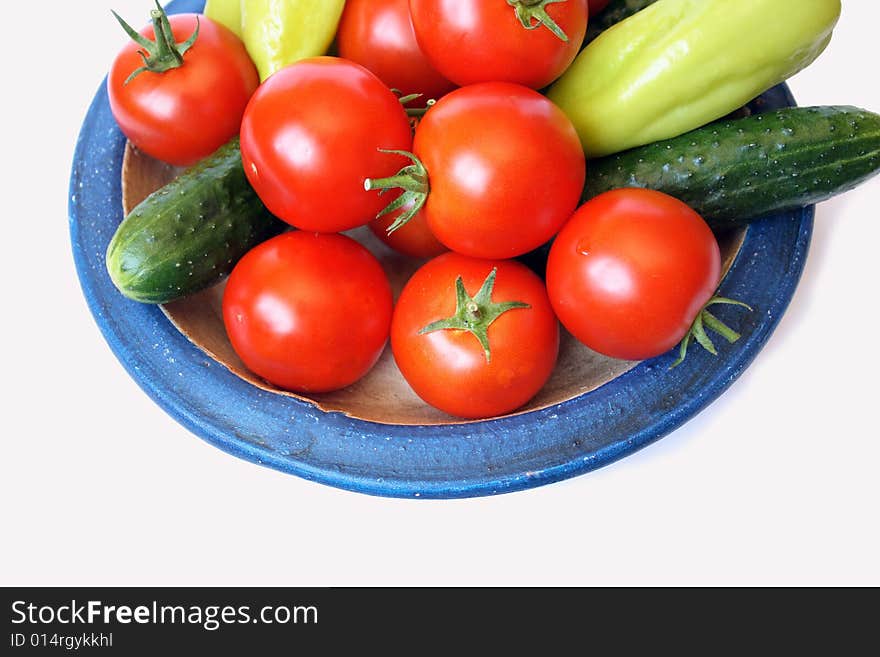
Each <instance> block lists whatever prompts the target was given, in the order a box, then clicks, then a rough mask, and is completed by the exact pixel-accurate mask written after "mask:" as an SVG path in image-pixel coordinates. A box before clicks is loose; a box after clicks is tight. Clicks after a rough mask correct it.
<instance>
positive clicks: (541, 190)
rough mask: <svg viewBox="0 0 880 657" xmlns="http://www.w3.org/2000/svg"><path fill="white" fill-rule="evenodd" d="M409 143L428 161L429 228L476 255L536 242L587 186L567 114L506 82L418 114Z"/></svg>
mask: <svg viewBox="0 0 880 657" xmlns="http://www.w3.org/2000/svg"><path fill="white" fill-rule="evenodd" d="M413 151H414V153H415V155H416V157H417V158H418V159H419V160H420V161H421V162H422V164H423V165H424V168H425V169H426V170H427V178H428V179H429V187H430V191H429V192H428V195H427V202H426V204H425V206H424V212H425V216H426V217H427V219H428V225H429V226H430V228H431V231H432V232H433V233H434V235H436V236H437V239H439V240H440V241H441V242H442V243H443V244H445V245H446V246H448V247H449V248H450V249H452V250H453V251H457V252H459V253H462V254H464V255H469V256H473V257H477V258H493V259H503V258H513V257H515V256H518V255H522V254H523V253H527V252H528V251H531V250H532V249H535V248H537V247H539V246H541V245H542V244H544V243H545V242H547V241H548V240H550V239H551V238H552V237H553V236H554V235H555V234H556V232H557V231H558V230H559V229H560V228H561V227H562V225H563V224H564V223H565V221H566V220H567V219H568V218H569V217H570V216H571V213H572V212H574V210H575V208H576V207H577V203H578V201H579V200H580V196H581V192H582V190H583V185H584V176H585V171H586V168H585V163H584V152H583V149H582V148H581V144H580V141H579V140H578V136H577V133H576V132H575V129H574V127H573V126H572V125H571V122H570V121H569V120H568V118H567V117H566V116H565V114H563V113H562V111H561V110H560V109H559V108H558V107H556V106H555V105H554V104H553V103H552V102H550V101H549V100H547V99H546V98H545V97H544V96H542V95H541V94H539V93H537V92H536V91H532V90H531V89H527V88H526V87H522V86H519V85H514V84H509V83H506V82H487V83H484V84H477V85H472V86H470V87H465V88H462V89H457V90H456V91H453V92H452V93H450V94H448V95H447V96H445V97H444V98H442V99H441V100H440V101H439V102H438V103H437V105H435V106H434V107H433V108H432V109H431V110H429V111H428V113H427V114H426V115H425V116H424V117H423V118H422V120H421V122H420V123H419V127H418V128H417V129H416V136H415V143H414V145H413ZM370 184H371V185H372V186H374V187H375V186H378V187H381V186H382V184H383V182H382V181H376V180H373V179H371V180H370ZM425 190H427V187H425Z"/></svg>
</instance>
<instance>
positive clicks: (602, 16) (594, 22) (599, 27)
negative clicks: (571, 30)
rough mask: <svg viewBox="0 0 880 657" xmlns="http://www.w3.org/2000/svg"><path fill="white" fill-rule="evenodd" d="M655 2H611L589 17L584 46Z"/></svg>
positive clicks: (642, 0) (640, 0)
mask: <svg viewBox="0 0 880 657" xmlns="http://www.w3.org/2000/svg"><path fill="white" fill-rule="evenodd" d="M655 2H657V0H611V2H610V3H608V6H607V7H605V9H603V10H602V11H600V12H599V13H598V14H596V15H595V16H590V22H589V24H588V25H587V36H586V38H585V39H584V45H585V46H586V45H587V44H588V43H590V42H591V41H592V40H593V39H595V38H596V37H597V36H599V35H600V34H602V32H604V31H605V30H607V29H608V28H609V27H614V26H615V25H617V24H618V23H619V22H620V21H622V20H625V19H627V18H629V17H630V16H632V15H633V14H635V13H637V12H640V11H641V10H642V9H644V8H645V7H648V6H649V5H653V4H654V3H655Z"/></svg>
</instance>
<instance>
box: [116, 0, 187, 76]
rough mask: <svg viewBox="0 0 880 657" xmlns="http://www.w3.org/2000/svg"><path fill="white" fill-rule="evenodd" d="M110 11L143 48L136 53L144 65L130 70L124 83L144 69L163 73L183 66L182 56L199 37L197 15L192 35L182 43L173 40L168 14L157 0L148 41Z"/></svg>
mask: <svg viewBox="0 0 880 657" xmlns="http://www.w3.org/2000/svg"><path fill="white" fill-rule="evenodd" d="M111 11H112V10H111ZM112 13H113V16H115V17H116V20H117V21H119V24H120V25H121V26H122V29H123V30H125V32H126V34H128V36H130V37H131V38H132V40H133V41H134V42H135V43H137V44H138V45H139V46H140V47H141V48H143V50H138V55H140V57H141V59H142V60H143V61H144V65H143V66H141V67H140V68H138V69H136V70H135V71H134V72H132V74H131V75H129V76H128V78H127V79H126V80H125V84H128V83H129V82H131V81H132V80H134V79H135V78H136V77H137V76H139V75H140V74H141V73H144V72H145V71H149V72H151V73H164V72H165V71H170V70H171V69H173V68H180V67H181V66H183V56H184V55H185V54H186V52H187V51H188V50H189V49H190V48H192V47H193V44H195V42H196V39H198V38H199V28H200V27H201V24H200V22H199V19H198V17H197V18H196V29H195V32H193V34H192V36H191V37H190V38H189V39H187V40H186V41H184V42H183V43H177V42H176V41H175V40H174V32H173V30H172V29H171V22H170V21H169V20H168V14H166V13H165V10H164V9H163V8H162V5H160V4H159V0H156V9H153V10H152V11H151V12H150V16H151V17H152V19H153V32H154V33H155V35H156V40H155V41H150V40H149V39H147V38H146V37H144V36H143V35H141V34H140V33H139V32H138V31H137V30H135V29H134V28H133V27H132V26H131V25H129V24H128V23H126V22H125V21H124V20H123V19H122V18H121V17H120V16H119V14H117V13H116V12H115V11H113V12H112Z"/></svg>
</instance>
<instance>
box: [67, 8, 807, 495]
mask: <svg viewBox="0 0 880 657" xmlns="http://www.w3.org/2000/svg"><path fill="white" fill-rule="evenodd" d="M202 4H203V3H202V2H201V1H200V0H177V1H175V2H172V3H171V4H170V6H169V10H170V11H171V12H173V13H178V12H185V11H200V10H201V9H202ZM790 105H794V100H793V98H792V97H791V94H790V93H789V91H788V88H787V87H785V86H784V85H782V86H780V87H777V88H775V89H773V90H771V91H770V92H768V93H767V94H765V95H764V96H763V97H762V98H761V109H765V110H766V109H775V108H778V107H785V106H790ZM124 150H125V138H124V137H123V135H122V134H121V133H120V132H119V129H118V128H117V127H116V123H115V121H114V120H113V117H112V115H111V113H110V107H109V104H108V101H107V94H106V90H105V86H103V85H102V87H101V89H100V90H99V91H98V94H97V95H96V97H95V99H94V102H93V103H92V106H91V108H90V110H89V113H88V116H87V117H86V120H85V123H84V125H83V128H82V132H81V134H80V138H79V143H78V144H77V149H76V155H75V159H74V165H73V172H72V176H71V183H70V234H71V240H72V243H73V253H74V258H75V260H76V266H77V270H78V273H79V278H80V282H81V284H82V288H83V292H84V294H85V297H86V299H87V300H88V303H89V306H90V308H91V311H92V313H93V314H94V316H95V319H96V321H97V323H98V325H99V326H100V328H101V331H102V332H103V333H104V336H105V338H106V339H107V342H108V343H109V344H110V347H111V348H112V349H113V351H114V353H115V354H116V356H117V357H118V358H119V360H120V361H121V362H122V364H123V365H124V366H125V368H126V369H127V370H128V372H129V373H130V374H131V376H132V377H133V378H134V379H135V380H136V381H137V382H138V384H139V385H140V386H141V387H142V388H143V389H144V390H145V391H146V392H147V394H149V395H150V397H152V398H153V399H154V400H155V401H156V402H157V403H158V404H159V405H160V406H161V407H162V408H164V409H165V410H166V411H167V412H168V413H169V414H170V415H171V416H172V417H174V418H175V419H177V420H178V421H179V422H180V423H181V424H182V425H184V426H185V427H186V428H187V429H189V430H190V431H192V432H193V433H195V434H196V435H198V436H200V437H202V438H204V439H205V440H207V441H208V442H209V443H211V444H212V445H215V446H216V447H219V448H220V449H222V450H224V451H226V452H229V453H230V454H233V455H235V456H238V457H240V458H243V459H246V460H248V461H252V462H255V463H259V464H261V465H266V466H269V467H272V468H275V469H278V470H281V471H284V472H288V473H291V474H295V475H298V476H300V477H304V478H306V479H310V480H314V481H318V482H321V483H324V484H329V485H332V486H338V487H340V488H346V489H349V490H354V491H358V492H362V493H370V494H374V495H386V496H395V497H421V498H454V497H469V496H478V495H494V494H498V493H506V492H510V491H515V490H521V489H524V488H531V487H534V486H539V485H543V484H547V483H550V482H554V481H559V480H561V479H566V478H568V477H573V476H575V475H579V474H583V473H584V472H588V471H590V470H593V469H595V468H598V467H600V466H602V465H606V464H608V463H611V462H612V461H615V460H617V459H619V458H622V457H623V456H626V455H627V454H631V453H633V452H635V451H636V450H638V449H640V448H642V447H644V446H645V445H647V444H649V443H651V442H653V441H655V440H657V439H659V438H661V437H663V436H664V435H666V434H667V433H669V432H670V431H672V430H673V429H675V428H676V427H678V426H680V425H681V424H683V423H684V422H686V421H687V420H689V419H690V418H692V417H693V416H694V415H696V414H697V413H698V412H699V411H701V410H702V409H703V408H705V407H706V406H707V405H708V404H709V403H711V402H712V401H713V400H714V399H715V398H716V397H718V395H720V394H721V393H722V392H723V391H724V390H725V389H726V388H727V387H728V386H729V385H730V384H731V383H733V381H734V380H735V379H736V378H737V377H738V376H739V375H740V374H741V373H742V372H743V370H745V368H746V367H747V366H748V365H749V363H750V362H751V361H752V359H754V357H755V356H756V355H757V353H758V351H760V349H761V347H762V346H763V345H764V343H765V342H766V341H767V339H768V338H769V337H770V335H771V334H772V332H773V330H774V329H775V328H776V325H777V323H778V322H779V319H780V318H781V317H782V314H783V312H784V311H785V309H786V307H787V306H788V304H789V302H790V300H791V297H792V295H793V293H794V290H795V288H796V286H797V283H798V280H799V279H800V276H801V272H802V270H803V266H804V261H805V258H806V255H807V251H808V248H809V243H810V235H811V232H812V225H813V209H812V208H807V209H805V210H801V211H798V212H790V213H786V214H784V215H780V216H775V217H771V218H768V219H764V220H761V221H758V222H756V223H754V224H752V225H751V226H750V228H749V229H748V231H747V232H746V236H745V240H744V242H743V245H742V248H741V249H740V252H739V255H738V256H737V258H736V260H735V262H734V264H733V266H732V268H731V270H730V272H729V273H728V275H727V277H726V278H725V280H724V283H723V284H722V287H721V290H720V294H721V295H723V296H726V297H733V298H736V299H747V300H748V301H749V303H750V304H751V305H752V306H753V307H755V308H756V309H757V310H756V312H754V313H748V314H736V315H730V316H727V315H725V312H726V311H725V309H723V308H722V309H721V310H719V311H718V312H719V314H720V315H721V316H722V318H725V317H726V318H727V319H728V320H730V321H731V323H732V325H734V326H736V327H737V328H738V329H739V330H740V331H741V332H742V333H743V339H742V340H741V341H740V342H739V343H737V345H736V347H735V348H730V349H725V350H723V351H722V355H720V356H719V357H713V356H711V355H709V354H707V353H705V352H704V351H703V350H701V349H696V348H695V349H692V350H691V353H690V354H689V356H688V358H687V360H686V361H685V362H684V364H683V365H681V366H680V367H678V368H676V369H674V370H669V369H668V365H669V362H670V360H671V359H670V358H669V357H661V358H659V359H656V360H655V361H654V360H652V361H646V362H643V363H641V364H639V365H638V366H636V367H635V368H634V369H632V370H630V371H629V372H627V373H626V374H624V375H622V376H620V377H618V378H616V379H614V380H612V381H611V382H609V383H607V384H605V385H604V386H602V387H600V388H598V389H597V390H594V391H593V392H590V393H587V394H584V395H581V396H579V397H576V398H574V399H571V400H569V401H566V402H563V403H560V404H557V405H555V406H552V407H550V408H545V409H542V410H537V411H532V412H529V413H524V414H520V415H515V416H510V417H505V418H500V419H494V420H488V421H484V422H475V423H468V424H451V425H431V426H428V425H426V426H400V425H387V424H375V423H372V422H367V421H363V420H357V419H352V418H350V417H348V416H345V415H343V414H340V413H327V412H324V411H321V410H319V409H317V408H316V407H315V406H314V405H312V404H309V403H307V402H304V401H300V400H297V399H293V398H291V397H286V396H281V395H277V394H274V393H272V392H268V391H265V390H261V389H259V388H257V387H255V386H253V385H251V384H249V383H247V382H245V381H243V380H242V379H240V378H239V377H237V376H235V375H234V374H232V373H230V372H229V371H228V370H227V369H226V368H224V367H222V366H220V365H217V364H212V362H211V361H210V359H209V358H208V357H207V356H206V355H205V354H204V353H203V352H202V351H201V350H199V349H198V348H197V347H196V346H194V345H193V344H192V343H191V342H190V341H189V340H187V338H185V337H184V336H183V335H182V334H181V333H180V332H179V331H178V330H177V329H176V328H175V327H174V326H172V324H171V323H170V322H169V321H168V319H167V318H166V316H165V315H164V314H163V313H162V311H161V310H160V309H159V308H157V307H154V306H147V305H141V304H138V303H135V302H132V301H129V300H127V299H125V298H124V297H122V295H120V294H119V293H118V292H117V291H116V289H115V288H114V287H113V284H112V283H111V281H110V279H109V277H108V276H107V273H106V270H105V268H104V253H105V251H106V248H107V244H108V243H109V241H110V238H111V236H112V235H113V232H114V231H115V229H116V227H117V226H118V224H119V222H120V221H121V220H122V210H121V208H122V201H121V188H120V172H121V167H122V158H123V153H124ZM734 320H735V321H734ZM212 365H213V366H212Z"/></svg>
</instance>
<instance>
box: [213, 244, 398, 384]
mask: <svg viewBox="0 0 880 657" xmlns="http://www.w3.org/2000/svg"><path fill="white" fill-rule="evenodd" d="M392 304H393V302H392V296H391V287H390V285H389V283H388V279H387V277H386V276H385V272H384V271H383V270H382V267H381V265H380V264H379V262H378V261H377V260H376V258H375V257H373V255H372V254H370V252H369V251H367V250H366V249H365V248H364V247H363V246H361V245H360V244H358V243H357V242H355V241H354V240H352V239H350V238H348V237H345V236H344V235H329V234H317V233H306V232H290V233H284V234H283V235H280V236H278V237H275V238H273V239H271V240H269V241H267V242H264V243H263V244H261V245H259V246H257V247H256V248H254V249H253V250H252V251H250V252H249V253H248V254H247V255H246V256H245V257H244V258H243V259H242V260H241V261H240V262H239V263H238V265H236V267H235V269H234V270H233V272H232V275H231V276H230V277H229V282H228V284H227V285H226V290H225V292H224V295H223V320H224V323H225V326H226V331H227V334H228V335H229V339H230V341H231V342H232V346H233V348H234V349H235V352H236V353H237V354H238V355H239V357H240V358H241V359H242V361H244V364H245V365H246V366H247V367H248V369H250V370H251V371H252V372H254V373H255V374H257V375H259V376H261V377H262V378H264V379H266V380H267V381H269V382H270V383H272V384H274V385H276V386H278V387H280V388H283V389H285V390H291V391H295V392H303V393H315V392H329V391H332V390H338V389H340V388H344V387H346V386H348V385H351V384H352V383H354V382H355V381H357V380H359V379H360V378H361V377H363V376H364V375H365V374H367V372H369V370H370V369H371V368H372V367H373V365H375V363H376V361H377V360H378V359H379V356H380V355H381V354H382V350H383V348H384V347H385V343H386V341H387V339H388V331H389V326H390V322H391V312H392Z"/></svg>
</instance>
